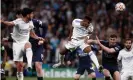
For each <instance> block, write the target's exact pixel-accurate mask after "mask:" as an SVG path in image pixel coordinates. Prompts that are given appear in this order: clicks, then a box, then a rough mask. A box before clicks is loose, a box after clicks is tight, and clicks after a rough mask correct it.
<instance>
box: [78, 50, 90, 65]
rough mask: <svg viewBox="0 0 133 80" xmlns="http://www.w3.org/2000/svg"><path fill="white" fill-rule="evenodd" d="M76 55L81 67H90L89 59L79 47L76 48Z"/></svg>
mask: <svg viewBox="0 0 133 80" xmlns="http://www.w3.org/2000/svg"><path fill="white" fill-rule="evenodd" d="M77 55H78V58H79V66H82V67H90V66H91V63H92V61H91V59H90V56H89V55H88V54H87V53H84V52H83V51H82V50H81V49H80V48H78V49H77Z"/></svg>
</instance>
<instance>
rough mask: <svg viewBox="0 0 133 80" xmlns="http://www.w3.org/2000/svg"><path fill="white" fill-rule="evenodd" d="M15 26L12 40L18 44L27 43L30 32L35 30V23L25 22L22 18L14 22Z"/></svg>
mask: <svg viewBox="0 0 133 80" xmlns="http://www.w3.org/2000/svg"><path fill="white" fill-rule="evenodd" d="M13 23H14V24H15V26H14V27H13V33H12V34H11V35H12V38H13V40H14V41H16V42H17V43H25V42H28V41H29V37H30V35H29V34H30V30H31V29H33V28H34V26H33V22H32V21H29V22H28V23H26V22H24V21H23V20H22V18H19V19H16V20H14V21H13Z"/></svg>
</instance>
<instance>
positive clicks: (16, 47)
mask: <svg viewBox="0 0 133 80" xmlns="http://www.w3.org/2000/svg"><path fill="white" fill-rule="evenodd" d="M25 44H26V43H16V42H13V61H23V53H24V46H25Z"/></svg>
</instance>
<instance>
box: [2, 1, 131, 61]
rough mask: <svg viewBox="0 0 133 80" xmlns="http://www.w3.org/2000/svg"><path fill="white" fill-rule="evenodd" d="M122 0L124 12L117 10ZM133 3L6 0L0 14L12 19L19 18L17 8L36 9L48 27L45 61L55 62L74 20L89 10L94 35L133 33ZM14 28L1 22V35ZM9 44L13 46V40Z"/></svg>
mask: <svg viewBox="0 0 133 80" xmlns="http://www.w3.org/2000/svg"><path fill="white" fill-rule="evenodd" d="M119 1H122V2H124V3H125V5H126V8H127V9H126V11H124V12H122V13H118V12H116V11H115V4H116V3H117V2H119ZM132 4H133V0H2V1H1V16H0V17H1V18H2V19H4V20H8V21H12V20H14V19H15V18H16V17H15V11H16V10H17V9H22V8H24V7H30V8H32V9H34V14H35V18H36V19H39V20H41V21H42V22H43V23H45V24H46V25H47V27H48V30H47V34H46V39H47V41H48V43H47V44H44V47H45V50H44V56H45V59H44V62H45V63H49V64H51V63H56V62H58V61H59V57H60V55H59V51H60V49H62V48H63V47H64V46H63V44H65V43H66V42H67V37H68V35H69V29H70V28H71V27H72V26H71V23H72V20H73V19H75V18H83V17H84V15H85V14H89V15H90V16H91V17H92V24H93V26H94V27H95V30H94V33H93V35H92V38H94V39H95V35H98V36H99V38H100V39H102V40H106V39H107V37H108V36H109V35H110V34H111V33H116V34H117V35H118V36H119V41H122V40H123V39H124V38H128V37H133V8H132V7H133V6H132ZM11 32H12V29H10V28H7V27H6V26H1V39H2V38H7V37H9V34H10V33H11ZM7 45H9V46H10V48H11V44H10V43H8V44H7ZM9 52H10V51H9ZM9 59H10V58H9Z"/></svg>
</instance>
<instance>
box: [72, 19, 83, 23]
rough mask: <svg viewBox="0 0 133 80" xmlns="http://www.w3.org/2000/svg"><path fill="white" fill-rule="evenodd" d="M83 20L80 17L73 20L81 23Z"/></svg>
mask: <svg viewBox="0 0 133 80" xmlns="http://www.w3.org/2000/svg"><path fill="white" fill-rule="evenodd" d="M81 21H82V19H78V18H76V19H74V20H73V22H74V23H80V22H81Z"/></svg>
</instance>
